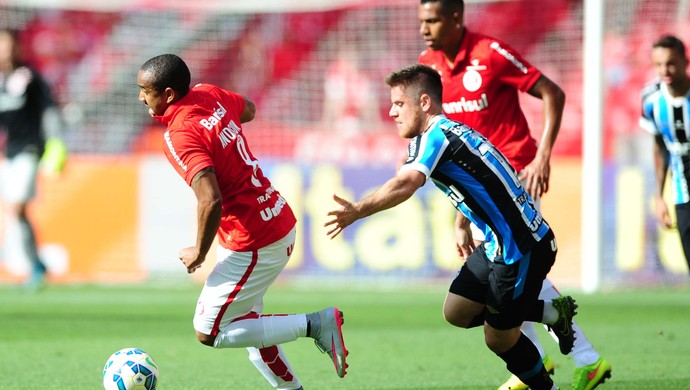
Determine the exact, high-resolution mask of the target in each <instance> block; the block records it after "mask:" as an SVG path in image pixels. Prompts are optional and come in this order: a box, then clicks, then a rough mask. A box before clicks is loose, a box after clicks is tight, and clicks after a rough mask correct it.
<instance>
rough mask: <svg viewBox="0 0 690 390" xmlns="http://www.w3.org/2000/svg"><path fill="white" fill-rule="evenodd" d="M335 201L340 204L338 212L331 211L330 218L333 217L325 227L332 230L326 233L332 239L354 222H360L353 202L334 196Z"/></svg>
mask: <svg viewBox="0 0 690 390" xmlns="http://www.w3.org/2000/svg"><path fill="white" fill-rule="evenodd" d="M333 200H335V201H336V202H338V204H340V206H341V207H340V208H339V209H337V210H333V211H329V212H328V214H327V215H328V216H330V217H332V218H331V219H330V220H329V221H327V222H326V223H325V224H324V225H323V226H325V227H326V228H330V230H329V231H328V232H327V233H326V234H327V235H328V236H329V237H330V238H331V239H333V238H335V237H336V236H337V235H338V234H340V232H342V231H343V229H345V228H346V227H348V226H350V225H351V224H352V223H353V222H354V221H356V220H358V219H359V217H358V215H357V210H356V209H355V207H354V205H353V204H352V203H351V202H348V201H347V200H345V199H343V198H341V197H339V196H338V195H336V194H333Z"/></svg>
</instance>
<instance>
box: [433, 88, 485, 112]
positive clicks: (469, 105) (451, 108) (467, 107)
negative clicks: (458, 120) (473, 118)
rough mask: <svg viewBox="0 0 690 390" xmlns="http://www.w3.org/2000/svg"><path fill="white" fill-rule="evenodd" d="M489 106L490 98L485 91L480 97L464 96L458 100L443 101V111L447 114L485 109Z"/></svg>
mask: <svg viewBox="0 0 690 390" xmlns="http://www.w3.org/2000/svg"><path fill="white" fill-rule="evenodd" d="M488 108H489V100H488V99H487V97H486V94H485V93H483V94H482V96H481V98H480V99H476V100H467V99H465V98H464V97H463V98H461V99H460V100H459V101H456V102H447V103H443V112H445V113H446V114H460V113H463V112H476V111H483V110H486V109H488Z"/></svg>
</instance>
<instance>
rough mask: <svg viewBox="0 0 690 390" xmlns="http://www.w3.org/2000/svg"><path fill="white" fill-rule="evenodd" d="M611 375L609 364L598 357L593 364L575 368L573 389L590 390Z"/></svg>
mask: <svg viewBox="0 0 690 390" xmlns="http://www.w3.org/2000/svg"><path fill="white" fill-rule="evenodd" d="M610 377H611V364H609V362H608V361H606V360H605V359H604V358H601V357H600V358H599V360H597V361H596V362H594V364H590V365H589V366H584V367H577V368H575V374H574V375H573V390H592V389H594V388H595V387H597V386H599V385H600V384H602V383H604V381H606V379H608V378H610Z"/></svg>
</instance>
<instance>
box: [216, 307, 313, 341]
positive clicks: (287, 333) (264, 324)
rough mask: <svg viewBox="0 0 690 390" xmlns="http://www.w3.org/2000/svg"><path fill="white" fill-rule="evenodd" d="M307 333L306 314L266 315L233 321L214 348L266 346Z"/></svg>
mask: <svg viewBox="0 0 690 390" xmlns="http://www.w3.org/2000/svg"><path fill="white" fill-rule="evenodd" d="M306 335H307V316H306V315H305V314H290V315H265V314H262V315H261V316H260V317H259V318H248V319H243V320H239V321H235V322H231V323H230V324H229V325H228V326H227V327H226V328H225V329H223V330H222V331H221V332H220V333H218V336H216V341H215V342H214V343H213V347H214V348H246V347H256V348H264V347H267V346H271V345H277V344H283V343H286V342H288V341H293V340H296V339H297V338H298V337H305V336H306Z"/></svg>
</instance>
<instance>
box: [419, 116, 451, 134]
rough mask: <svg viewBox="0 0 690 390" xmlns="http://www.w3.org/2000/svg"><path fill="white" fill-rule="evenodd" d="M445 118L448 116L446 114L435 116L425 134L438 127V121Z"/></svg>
mask: <svg viewBox="0 0 690 390" xmlns="http://www.w3.org/2000/svg"><path fill="white" fill-rule="evenodd" d="M445 117H446V116H445V115H444V114H437V115H435V116H433V117H432V118H431V119H430V120H429V126H427V127H426V129H425V130H424V131H423V132H424V133H425V132H427V131H428V130H429V129H430V128H432V127H434V126H436V124H437V123H438V121H440V120H441V119H443V118H445Z"/></svg>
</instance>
